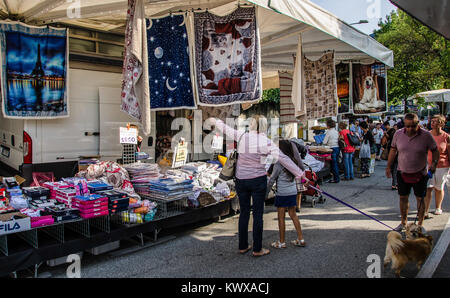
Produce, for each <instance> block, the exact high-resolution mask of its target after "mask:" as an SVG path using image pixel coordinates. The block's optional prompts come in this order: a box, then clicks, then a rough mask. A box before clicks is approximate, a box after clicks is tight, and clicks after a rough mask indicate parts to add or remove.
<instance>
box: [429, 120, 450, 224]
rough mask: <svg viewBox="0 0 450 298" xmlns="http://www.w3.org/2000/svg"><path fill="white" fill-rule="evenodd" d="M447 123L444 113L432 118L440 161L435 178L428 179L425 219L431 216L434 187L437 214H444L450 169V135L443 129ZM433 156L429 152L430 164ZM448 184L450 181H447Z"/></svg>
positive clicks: (432, 132)
mask: <svg viewBox="0 0 450 298" xmlns="http://www.w3.org/2000/svg"><path fill="white" fill-rule="evenodd" d="M444 125H445V117H444V116H442V115H434V116H433V118H432V119H431V134H432V135H433V138H434V140H435V141H436V144H437V146H438V150H439V162H438V164H437V167H436V172H435V173H434V175H433V178H431V179H430V180H428V188H427V195H426V197H425V219H428V218H431V217H430V216H429V215H428V209H429V208H430V205H431V198H432V193H433V189H434V197H435V200H436V210H435V211H434V214H435V215H439V214H442V209H441V206H442V201H443V199H444V184H445V183H446V182H447V176H448V170H449V167H450V162H449V158H450V156H449V154H448V149H449V146H450V136H449V135H448V134H447V133H446V132H445V131H443V130H442V128H443V127H444ZM431 161H432V156H431V152H428V164H429V165H431ZM447 184H448V182H447ZM447 187H449V185H447Z"/></svg>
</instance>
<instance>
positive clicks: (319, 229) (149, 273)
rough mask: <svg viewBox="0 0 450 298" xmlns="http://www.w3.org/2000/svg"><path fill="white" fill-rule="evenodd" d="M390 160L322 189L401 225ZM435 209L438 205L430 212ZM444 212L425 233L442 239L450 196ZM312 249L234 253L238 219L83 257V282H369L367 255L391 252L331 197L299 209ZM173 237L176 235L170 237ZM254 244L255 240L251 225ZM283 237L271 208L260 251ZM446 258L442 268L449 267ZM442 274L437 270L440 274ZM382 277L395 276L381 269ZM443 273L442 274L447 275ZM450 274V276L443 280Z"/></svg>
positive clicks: (60, 272) (382, 230) (379, 235)
mask: <svg viewBox="0 0 450 298" xmlns="http://www.w3.org/2000/svg"><path fill="white" fill-rule="evenodd" d="M385 163H386V162H385V161H381V162H377V166H376V170H375V173H374V174H373V175H372V176H371V177H370V178H366V179H355V180H354V181H349V182H345V181H342V182H341V183H339V184H327V183H325V184H324V185H322V189H323V190H324V191H326V192H329V193H331V194H334V195H335V196H337V197H339V198H340V199H342V200H344V201H345V202H347V203H349V204H351V205H353V206H355V207H356V208H358V209H360V210H363V211H364V212H366V213H368V214H370V215H372V216H374V217H376V218H378V219H379V220H381V221H383V222H385V223H386V224H387V225H389V226H391V227H396V226H397V225H398V224H399V223H400V215H399V203H398V202H399V201H398V195H397V193H396V192H395V191H392V190H391V188H390V180H389V179H387V178H385V177H384V166H385ZM433 210H434V202H433V203H432V207H431V211H433ZM443 210H444V213H443V214H442V215H440V216H434V217H433V218H432V219H429V220H426V221H425V223H424V226H425V228H426V229H427V231H428V232H429V233H430V234H431V235H432V236H433V237H434V239H435V241H436V242H437V239H438V238H439V236H440V234H441V232H442V230H443V228H444V226H445V224H446V223H447V221H448V218H449V212H448V210H450V202H449V197H448V193H447V190H446V195H445V199H444V203H443ZM415 216H416V201H415V198H413V196H411V197H410V213H409V220H410V221H414V219H415ZM299 218H300V221H301V224H302V228H303V233H304V239H305V241H306V242H307V247H305V248H299V247H294V246H292V245H288V248H286V249H282V250H280V249H275V248H270V249H271V254H270V255H268V256H264V257H262V258H253V257H252V256H251V253H248V254H246V255H240V254H239V253H238V252H237V249H238V247H237V245H238V237H237V225H238V216H233V217H229V218H226V219H224V220H221V221H219V222H212V223H211V222H210V223H208V224H203V225H200V226H199V225H197V226H196V227H192V226H191V227H186V229H184V231H177V232H175V236H176V239H174V240H171V241H168V242H165V243H162V244H159V245H157V246H153V247H150V248H146V249H144V250H141V251H138V252H135V253H131V254H127V255H124V256H120V257H109V256H107V255H101V256H91V255H89V254H87V253H85V256H84V257H83V259H82V261H81V276H82V277H115V278H121V277H181V278H208V277H214V278H224V277H225V278H227V277H228V278H253V277H257V278H273V277H275V278H286V277H293V278H301V277H308V278H324V277H331V278H343V277H344V278H345V277H347V278H365V277H367V270H368V267H369V266H370V265H372V264H373V263H372V262H373V261H372V262H370V263H369V262H367V259H368V256H369V255H377V256H379V259H380V262H381V264H382V262H383V258H384V251H385V247H386V235H387V233H388V232H389V230H388V228H386V227H385V226H383V225H381V224H379V223H377V222H375V221H373V220H371V219H369V218H367V217H365V216H363V215H361V214H359V213H357V212H356V211H354V210H352V209H350V208H348V207H346V206H344V205H342V204H340V203H338V202H336V201H333V200H331V199H327V201H326V202H325V203H324V204H318V205H316V207H315V208H311V207H309V206H308V204H304V205H302V210H301V212H300V215H299ZM286 229H287V234H286V236H287V242H288V243H289V242H290V240H293V239H295V237H296V234H295V230H294V226H293V224H292V222H291V220H290V219H289V217H287V220H286ZM170 233H173V231H170ZM249 239H250V240H251V239H252V238H251V222H250V231H249ZM277 239H278V224H277V215H276V209H275V207H273V206H267V207H266V211H265V215H264V239H263V245H264V246H265V247H268V248H269V247H270V243H271V242H272V241H274V240H277ZM448 255H449V254H448V253H447V256H446V260H447V261H445V260H444V261H445V262H447V263H446V264H448ZM66 268H67V266H66V265H61V266H59V267H56V268H50V267H46V266H43V267H41V269H40V272H45V271H48V272H50V273H51V274H52V276H53V277H65V276H66V275H65V272H66ZM439 270H440V271H439ZM439 270H438V271H439V274H440V275H437V276H438V277H449V276H448V275H447V274H448V270H447V271H446V270H444V269H442V268H441V269H439ZM380 272H381V277H389V278H390V277H394V275H393V273H392V272H391V271H390V270H389V268H387V269H383V268H382V266H381V271H380ZM417 272H418V270H417V269H416V267H415V266H414V265H413V264H408V265H407V266H406V268H405V269H404V270H403V272H402V275H403V276H405V277H414V276H415V275H416V274H417ZM442 275H443V276H442ZM446 275H447V276H446Z"/></svg>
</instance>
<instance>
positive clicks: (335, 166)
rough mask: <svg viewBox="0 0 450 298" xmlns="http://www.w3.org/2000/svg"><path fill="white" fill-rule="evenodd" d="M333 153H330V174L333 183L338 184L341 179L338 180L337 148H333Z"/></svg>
mask: <svg viewBox="0 0 450 298" xmlns="http://www.w3.org/2000/svg"><path fill="white" fill-rule="evenodd" d="M331 149H333V153H331V173H333V176H334V181H335V182H339V181H340V180H341V179H340V178H339V163H338V160H339V151H340V149H339V147H333V148H331Z"/></svg>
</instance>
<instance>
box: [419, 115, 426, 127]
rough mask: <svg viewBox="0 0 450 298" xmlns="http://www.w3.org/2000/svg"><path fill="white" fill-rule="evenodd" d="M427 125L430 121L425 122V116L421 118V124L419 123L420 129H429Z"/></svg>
mask: <svg viewBox="0 0 450 298" xmlns="http://www.w3.org/2000/svg"><path fill="white" fill-rule="evenodd" d="M427 124H428V121H427V120H425V117H424V116H422V117H420V122H419V125H420V127H421V128H424V129H427Z"/></svg>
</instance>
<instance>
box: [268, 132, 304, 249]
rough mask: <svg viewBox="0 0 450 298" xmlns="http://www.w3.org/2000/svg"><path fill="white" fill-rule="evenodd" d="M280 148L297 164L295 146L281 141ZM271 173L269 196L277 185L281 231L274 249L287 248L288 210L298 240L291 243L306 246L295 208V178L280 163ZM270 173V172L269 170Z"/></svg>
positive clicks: (276, 202)
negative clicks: (286, 223)
mask: <svg viewBox="0 0 450 298" xmlns="http://www.w3.org/2000/svg"><path fill="white" fill-rule="evenodd" d="M279 148H280V150H281V152H283V154H285V155H286V156H288V157H289V158H290V159H292V160H293V161H294V162H296V158H295V154H294V150H293V146H292V144H291V142H290V141H288V140H281V141H280V143H279ZM272 168H273V169H272V171H271V176H270V179H269V183H268V185H267V194H266V197H267V196H268V194H269V191H270V190H271V189H272V186H273V185H274V184H275V183H276V184H277V191H276V197H275V206H276V207H277V210H278V228H279V231H280V240H279V241H275V242H273V243H272V247H275V248H286V242H285V221H284V219H285V209H286V208H287V209H288V213H289V216H290V217H291V219H292V222H293V223H294V226H295V230H296V231H297V239H296V240H293V241H291V243H292V244H293V245H295V246H302V247H303V246H305V241H304V240H303V234H302V228H301V225H300V221H299V219H298V216H297V213H296V211H295V208H296V206H297V202H296V199H297V182H296V180H295V177H294V176H293V175H292V174H291V173H290V172H289V171H288V170H286V169H285V168H284V167H283V166H282V165H281V163H280V162H277V163H276V164H275V165H273V167H272ZM269 172H270V170H269Z"/></svg>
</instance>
